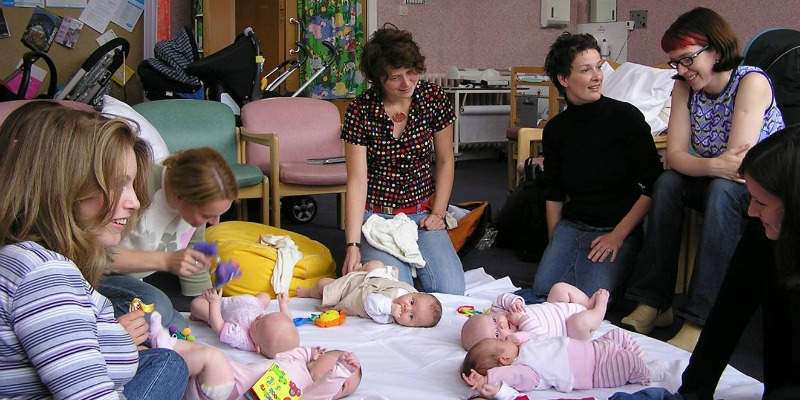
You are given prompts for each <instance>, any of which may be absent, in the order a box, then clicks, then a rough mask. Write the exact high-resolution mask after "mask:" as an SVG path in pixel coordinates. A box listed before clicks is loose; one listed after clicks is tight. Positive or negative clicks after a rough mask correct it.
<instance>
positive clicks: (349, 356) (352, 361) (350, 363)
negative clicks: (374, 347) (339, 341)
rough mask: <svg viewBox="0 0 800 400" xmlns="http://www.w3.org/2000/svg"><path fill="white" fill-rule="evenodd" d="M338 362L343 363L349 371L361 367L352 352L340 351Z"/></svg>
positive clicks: (354, 370)
mask: <svg viewBox="0 0 800 400" xmlns="http://www.w3.org/2000/svg"><path fill="white" fill-rule="evenodd" d="M338 362H339V363H340V364H342V365H344V367H345V368H347V370H348V371H350V372H351V373H353V372H356V371H358V369H359V368H361V364H359V363H358V359H357V358H356V356H355V355H353V353H342V354H341V355H340V356H339V360H338Z"/></svg>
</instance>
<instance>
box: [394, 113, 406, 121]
mask: <svg viewBox="0 0 800 400" xmlns="http://www.w3.org/2000/svg"><path fill="white" fill-rule="evenodd" d="M406 117H407V115H406V113H404V112H396V113H394V114H392V121H394V122H397V123H400V122H403V121H405V120H406Z"/></svg>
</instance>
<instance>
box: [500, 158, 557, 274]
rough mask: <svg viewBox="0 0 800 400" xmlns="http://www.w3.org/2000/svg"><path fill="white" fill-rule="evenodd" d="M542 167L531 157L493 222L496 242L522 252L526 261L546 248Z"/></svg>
mask: <svg viewBox="0 0 800 400" xmlns="http://www.w3.org/2000/svg"><path fill="white" fill-rule="evenodd" d="M542 174H543V172H542V169H541V168H540V167H539V165H538V164H534V163H533V161H532V159H531V158H528V159H527V160H525V173H524V174H523V177H522V181H521V182H520V184H519V186H517V188H516V189H514V191H513V192H511V194H510V195H508V199H507V200H506V204H505V205H503V209H502V210H500V215H498V217H497V221H495V224H494V225H495V228H496V229H497V231H498V232H497V238H496V240H495V245H496V246H497V247H504V248H510V249H517V250H521V251H522V253H523V254H522V258H523V259H524V260H525V261H538V260H539V259H541V258H542V253H544V249H545V247H547V241H548V239H547V218H546V211H545V200H544V179H543V176H542Z"/></svg>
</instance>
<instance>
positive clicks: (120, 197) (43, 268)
mask: <svg viewBox="0 0 800 400" xmlns="http://www.w3.org/2000/svg"><path fill="white" fill-rule="evenodd" d="M149 158H150V157H149V148H148V147H147V144H145V142H143V141H142V140H141V139H139V138H138V137H137V134H136V132H135V131H132V130H131V129H130V128H129V126H128V125H127V124H126V123H125V122H124V121H121V120H118V119H114V120H111V119H107V118H105V117H102V116H100V115H99V114H97V113H90V112H83V111H74V110H68V109H66V108H64V107H63V106H61V105H58V104H57V103H53V102H31V103H27V104H25V105H23V106H22V107H20V108H18V109H17V110H15V111H14V112H12V113H11V114H9V116H8V117H7V118H6V120H5V122H4V123H3V125H2V126H0V188H3V190H2V192H0V370H2V371H3V373H2V374H0V398H11V399H17V398H26V399H29V398H54V399H79V398H80V399H85V398H95V399H116V398H128V399H151V398H152V399H157V398H158V399H168V398H176V399H177V398H179V397H180V396H181V395H182V394H183V391H184V388H185V386H186V381H187V370H186V365H185V363H184V362H183V361H182V360H181V358H180V356H178V355H177V354H175V353H174V352H171V351H164V350H163V349H153V350H143V351H141V352H139V351H137V346H139V345H141V344H142V342H144V341H145V340H146V339H147V332H148V326H147V323H146V322H145V319H144V316H143V314H142V313H141V311H137V312H134V313H130V314H126V315H124V316H121V317H120V318H119V320H116V319H114V312H113V310H112V307H111V303H110V302H109V301H108V300H107V299H106V298H105V297H103V296H102V295H100V294H99V293H98V292H96V291H95V290H94V285H96V283H97V281H98V280H99V278H100V276H101V275H102V274H103V271H104V270H105V268H106V264H107V261H108V255H107V254H106V251H105V247H106V246H112V245H115V244H117V243H118V242H119V240H120V235H121V233H122V231H123V230H124V229H125V226H126V224H127V222H128V220H129V219H130V218H131V217H133V216H134V214H135V212H136V211H137V210H138V208H139V206H140V201H141V202H142V203H145V204H146V203H147V199H146V198H140V197H138V196H137V194H141V193H146V192H143V191H141V190H140V189H141V188H142V187H143V185H144V184H145V182H143V180H144V178H143V177H145V176H146V175H145V174H146V173H147V171H146V168H141V166H145V165H147V162H148V160H149Z"/></svg>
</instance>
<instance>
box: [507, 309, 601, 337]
mask: <svg viewBox="0 0 800 400" xmlns="http://www.w3.org/2000/svg"><path fill="white" fill-rule="evenodd" d="M584 310H586V307H584V306H582V305H580V304H576V303H539V304H532V305H529V306H528V307H527V312H528V316H529V318H528V319H527V320H525V322H523V323H522V324H520V327H519V329H520V330H525V331H528V332H531V333H533V334H534V335H536V336H547V337H552V336H567V318H569V317H570V316H572V315H573V314H577V313H579V312H581V311H584Z"/></svg>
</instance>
